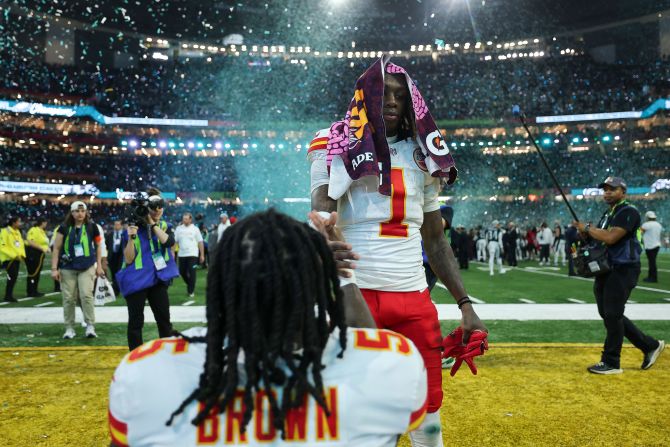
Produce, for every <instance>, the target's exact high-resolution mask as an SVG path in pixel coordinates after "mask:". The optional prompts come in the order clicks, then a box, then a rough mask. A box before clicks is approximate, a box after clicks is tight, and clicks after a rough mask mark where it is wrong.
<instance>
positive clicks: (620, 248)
mask: <svg viewBox="0 0 670 447" xmlns="http://www.w3.org/2000/svg"><path fill="white" fill-rule="evenodd" d="M599 187H600V188H603V190H604V196H605V202H607V204H608V205H609V209H608V210H607V211H606V212H605V214H603V217H602V218H601V219H600V222H599V223H598V225H597V226H592V225H591V224H590V223H587V224H584V223H583V222H579V221H577V222H574V224H573V225H574V226H575V227H576V228H577V229H578V230H579V232H580V233H581V234H582V235H583V237H585V238H590V239H594V240H596V241H600V242H603V243H605V244H606V245H607V257H608V261H609V264H610V268H611V269H610V271H609V272H608V273H605V274H602V275H600V276H596V278H595V283H594V285H593V292H594V294H595V297H596V304H597V305H598V313H599V314H600V316H601V317H602V319H603V322H604V323H605V328H606V330H607V337H606V338H605V345H604V347H603V351H602V356H601V360H600V362H598V363H596V364H595V365H592V366H589V367H588V368H587V369H588V371H589V372H591V373H594V374H621V373H622V372H623V370H622V369H621V366H620V357H621V347H622V345H623V338H624V336H625V337H626V338H627V339H628V340H629V341H630V342H631V343H632V344H633V345H634V346H635V347H636V348H638V349H639V350H640V351H642V353H643V354H644V359H643V361H642V366H641V368H642V369H649V368H651V366H652V365H653V364H654V362H656V359H657V358H658V356H659V354H660V353H661V352H662V351H663V348H665V342H664V341H663V340H656V339H654V338H653V337H650V336H649V335H646V334H645V333H644V332H642V331H641V330H640V329H638V328H637V326H635V324H633V322H632V321H630V320H629V319H628V318H626V317H625V316H624V308H625V306H626V302H627V301H628V297H629V296H630V293H631V292H632V291H633V289H634V288H635V286H636V285H637V280H638V277H639V276H640V253H641V252H642V247H641V246H640V243H639V241H638V239H637V233H638V230H639V228H640V221H641V218H640V213H639V212H638V210H637V209H636V208H635V207H634V206H632V205H631V204H630V203H628V201H626V183H625V182H624V181H623V179H621V178H620V177H608V178H607V179H605V181H604V182H603V183H601V184H600V185H599Z"/></svg>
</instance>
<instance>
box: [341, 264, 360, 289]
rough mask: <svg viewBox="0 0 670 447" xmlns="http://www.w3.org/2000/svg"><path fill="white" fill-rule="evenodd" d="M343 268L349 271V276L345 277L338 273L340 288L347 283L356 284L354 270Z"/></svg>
mask: <svg viewBox="0 0 670 447" xmlns="http://www.w3.org/2000/svg"><path fill="white" fill-rule="evenodd" d="M344 270H345V271H347V272H349V273H351V277H349V278H347V277H344V276H341V275H339V276H338V278H339V280H340V288H342V287H344V286H347V285H349V284H356V272H354V271H353V270H352V269H344Z"/></svg>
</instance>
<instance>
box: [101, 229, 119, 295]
mask: <svg viewBox="0 0 670 447" xmlns="http://www.w3.org/2000/svg"><path fill="white" fill-rule="evenodd" d="M122 235H123V222H122V221H120V220H115V221H114V227H113V228H112V231H110V232H108V233H107V235H106V236H105V243H106V244H107V264H108V265H109V271H110V273H111V277H112V287H113V288H114V293H115V294H117V295H118V294H119V284H118V283H117V281H116V273H117V272H118V271H119V270H120V269H121V264H122V263H123V247H122V246H121V236H122Z"/></svg>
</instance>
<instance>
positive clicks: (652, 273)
mask: <svg viewBox="0 0 670 447" xmlns="http://www.w3.org/2000/svg"><path fill="white" fill-rule="evenodd" d="M660 249H661V247H656V248H652V249H651V250H645V251H644V252H645V253H646V254H647V261H649V274H648V275H647V278H649V279H650V280H652V281H658V271H657V269H656V256H657V255H658V251H659V250H660Z"/></svg>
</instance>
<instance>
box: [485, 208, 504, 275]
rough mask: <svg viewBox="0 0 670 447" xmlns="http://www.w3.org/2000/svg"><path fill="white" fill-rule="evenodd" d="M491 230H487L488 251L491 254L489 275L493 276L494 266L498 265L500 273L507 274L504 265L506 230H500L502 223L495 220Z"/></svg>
mask: <svg viewBox="0 0 670 447" xmlns="http://www.w3.org/2000/svg"><path fill="white" fill-rule="evenodd" d="M491 225H492V226H491V228H489V229H488V230H486V249H487V250H488V252H489V274H490V275H491V276H493V264H494V263H496V264H498V270H499V271H500V273H507V270H505V268H504V267H503V263H502V248H503V243H502V238H503V233H504V230H503V229H502V228H500V222H498V221H497V220H494V221H493V222H492V223H491Z"/></svg>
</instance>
